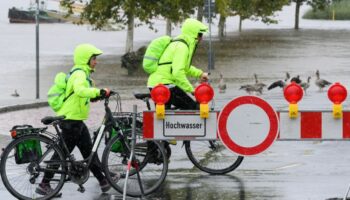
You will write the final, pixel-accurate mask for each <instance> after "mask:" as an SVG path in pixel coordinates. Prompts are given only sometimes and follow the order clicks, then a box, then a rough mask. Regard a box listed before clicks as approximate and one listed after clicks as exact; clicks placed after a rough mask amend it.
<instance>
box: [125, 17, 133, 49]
mask: <svg viewBox="0 0 350 200" xmlns="http://www.w3.org/2000/svg"><path fill="white" fill-rule="evenodd" d="M133 43H134V14H128V29H127V36H126V45H125V53H128V52H131V51H133Z"/></svg>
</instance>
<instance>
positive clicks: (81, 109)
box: [57, 44, 103, 120]
mask: <svg viewBox="0 0 350 200" xmlns="http://www.w3.org/2000/svg"><path fill="white" fill-rule="evenodd" d="M102 53H103V52H102V51H101V50H100V49H97V48H96V47H95V46H93V45H91V44H81V45H78V46H77V47H76V48H75V51H74V67H73V68H72V70H74V69H76V68H80V69H82V70H76V71H75V72H74V73H73V74H72V75H71V76H70V78H69V79H68V82H67V89H66V96H68V95H69V94H70V93H72V91H74V93H73V94H72V95H71V96H70V97H69V98H68V99H67V100H66V101H65V102H64V103H63V106H62V108H61V109H60V110H59V111H58V112H57V115H58V116H59V115H64V116H66V119H70V120H85V119H87V118H88V116H89V111H90V98H95V97H98V96H99V95H100V90H99V89H97V88H94V87H92V85H91V84H92V83H91V80H90V73H91V71H92V69H90V66H89V64H88V62H89V60H90V58H91V56H93V55H100V54H102Z"/></svg>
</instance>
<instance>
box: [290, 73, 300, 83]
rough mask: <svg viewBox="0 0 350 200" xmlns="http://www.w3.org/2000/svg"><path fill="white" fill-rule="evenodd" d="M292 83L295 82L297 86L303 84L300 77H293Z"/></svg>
mask: <svg viewBox="0 0 350 200" xmlns="http://www.w3.org/2000/svg"><path fill="white" fill-rule="evenodd" d="M290 82H295V83H296V84H300V83H301V80H300V76H299V75H297V76H295V77H293V78H292V79H290Z"/></svg>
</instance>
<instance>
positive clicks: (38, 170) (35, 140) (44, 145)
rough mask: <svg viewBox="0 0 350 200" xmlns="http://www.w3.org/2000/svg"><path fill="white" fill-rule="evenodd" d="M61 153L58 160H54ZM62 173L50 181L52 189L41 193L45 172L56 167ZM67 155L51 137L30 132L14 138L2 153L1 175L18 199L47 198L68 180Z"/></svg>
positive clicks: (40, 199)
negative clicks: (52, 158) (66, 175)
mask: <svg viewBox="0 0 350 200" xmlns="http://www.w3.org/2000/svg"><path fill="white" fill-rule="evenodd" d="M54 154H57V155H58V158H59V160H58V161H56V163H53V162H52V161H50V159H51V157H52V156H53V155H54ZM53 166H54V167H55V169H56V168H57V170H60V171H61V173H57V174H54V173H53V178H52V179H51V182H50V185H51V188H52V189H53V190H52V192H51V193H49V194H46V195H40V194H38V193H36V188H37V187H38V185H39V183H41V181H42V179H43V176H44V172H45V171H46V172H47V171H51V170H52V167H53ZM64 166H65V164H64V156H63V154H62V151H61V149H60V148H59V147H58V146H57V145H54V143H53V141H52V140H51V139H49V138H47V137H44V136H39V135H28V136H23V137H20V138H18V139H16V140H13V141H12V142H11V143H10V144H9V145H8V146H7V147H6V148H5V150H4V152H3V154H2V156H1V163H0V168H1V170H0V173H1V179H2V181H3V183H4V185H5V187H6V188H7V190H8V191H9V192H10V193H11V194H12V195H13V196H15V197H16V198H18V199H24V200H27V199H39V200H45V199H50V198H52V197H53V196H55V195H56V194H57V193H58V192H59V191H60V190H61V189H62V186H63V184H64V181H65V167H64Z"/></svg>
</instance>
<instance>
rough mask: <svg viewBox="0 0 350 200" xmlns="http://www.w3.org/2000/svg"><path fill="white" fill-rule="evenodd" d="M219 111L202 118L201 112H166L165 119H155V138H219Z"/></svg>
mask: <svg viewBox="0 0 350 200" xmlns="http://www.w3.org/2000/svg"><path fill="white" fill-rule="evenodd" d="M216 122H217V112H211V113H210V115H209V118H207V119H202V118H200V116H199V113H194V112H192V113H191V112H188V113H186V112H180V113H176V112H173V113H166V115H165V119H164V120H157V119H155V120H154V137H155V138H154V139H177V140H186V139H191V140H193V139H198V140H208V139H217V129H216Z"/></svg>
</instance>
